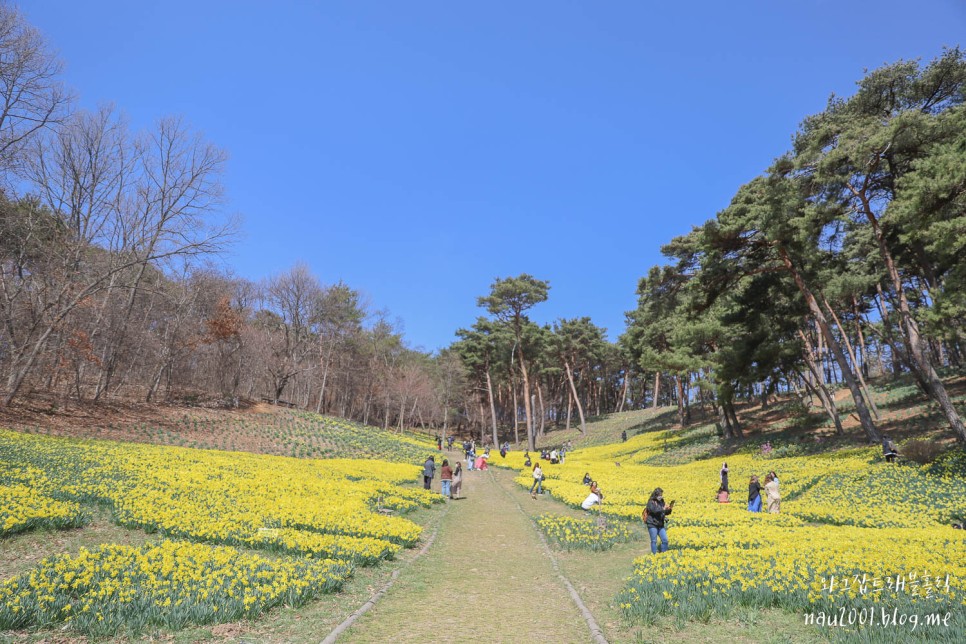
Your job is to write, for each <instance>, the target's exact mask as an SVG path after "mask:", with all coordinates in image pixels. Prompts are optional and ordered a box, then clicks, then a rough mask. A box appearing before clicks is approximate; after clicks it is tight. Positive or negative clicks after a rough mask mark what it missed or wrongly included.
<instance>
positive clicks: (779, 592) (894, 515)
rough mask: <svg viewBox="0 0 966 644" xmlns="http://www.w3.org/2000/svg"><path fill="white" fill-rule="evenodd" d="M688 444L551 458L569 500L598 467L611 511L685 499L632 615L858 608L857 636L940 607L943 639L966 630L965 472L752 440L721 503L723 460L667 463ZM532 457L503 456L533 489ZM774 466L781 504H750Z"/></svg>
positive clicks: (549, 477)
mask: <svg viewBox="0 0 966 644" xmlns="http://www.w3.org/2000/svg"><path fill="white" fill-rule="evenodd" d="M677 440H681V438H680V437H679V436H678V432H674V431H668V432H651V433H646V434H641V435H639V436H635V437H633V438H631V439H630V440H628V441H627V442H626V443H618V444H611V445H600V446H594V447H587V448H580V449H577V450H574V451H571V452H570V453H568V454H567V456H566V461H565V462H564V463H562V464H559V465H551V464H549V462H548V461H546V460H543V461H540V463H541V467H542V468H543V471H544V477H545V480H544V484H543V488H544V490H545V491H546V492H547V493H548V494H550V495H552V496H553V497H554V498H556V499H558V500H561V501H563V502H564V503H566V504H568V505H571V506H574V507H579V505H580V503H581V502H582V501H583V500H584V498H585V497H586V496H587V494H588V489H587V486H586V485H583V483H582V481H583V478H584V475H585V474H589V475H590V476H591V478H592V479H594V480H596V481H597V483H598V485H599V486H600V488H601V490H602V491H603V493H604V500H603V503H602V506H601V508H600V509H601V512H602V513H603V515H604V516H610V517H612V518H615V519H624V520H626V521H628V522H638V523H639V522H640V521H641V512H642V510H643V508H644V506H645V504H646V502H647V499H648V497H649V495H650V493H651V491H652V490H653V489H654V488H656V487H661V488H663V490H664V495H665V499H666V500H667V501H670V500H675V501H676V504H675V507H674V511H673V513H672V514H671V515H670V516H669V517H668V518H669V520H668V534H669V537H670V543H671V548H670V550H669V552H667V553H663V554H658V555H651V554H650V552H649V551H650V548H649V545H650V544H649V543H647V544H644V546H643V547H642V548H641V550H640V551H641V552H646V553H647V554H645V555H643V556H640V557H639V558H638V559H636V560H635V561H634V564H633V574H632V575H631V577H630V578H629V579H628V580H627V582H626V585H625V588H624V590H623V591H622V592H621V593H620V595H619V596H618V597H617V599H616V601H617V602H618V603H619V606H620V608H621V612H622V613H623V614H624V615H625V617H626V618H627V619H629V620H632V621H639V622H643V623H652V622H653V621H655V620H656V619H658V618H659V617H660V616H670V617H672V618H678V619H680V620H693V619H699V620H708V619H711V618H712V617H714V616H724V615H727V614H729V612H730V611H731V610H733V609H734V608H735V607H737V606H747V607H752V608H765V607H777V608H782V609H785V610H788V611H790V612H794V613H798V614H799V615H803V614H806V615H807V614H808V613H810V612H813V613H816V612H817V613H819V614H822V613H824V614H828V615H831V614H833V613H834V614H836V615H842V614H844V615H846V619H848V616H849V615H852V616H853V617H854V619H855V620H856V621H855V623H854V624H851V625H849V626H848V627H847V628H846V629H845V630H844V631H843V632H855V633H858V632H859V631H860V630H862V628H863V627H864V626H863V625H861V624H859V623H858V621H857V620H858V619H859V616H860V615H864V616H865V617H866V619H871V616H872V614H873V612H874V613H875V619H876V620H881V619H887V617H888V616H893V615H894V616H896V617H897V619H898V618H899V617H898V616H901V615H904V614H905V615H911V614H913V613H916V614H926V613H930V614H931V613H936V614H939V615H941V616H946V615H948V616H949V620H948V623H947V624H945V625H943V626H940V627H936V628H933V629H932V631H931V633H932V636H934V637H936V638H938V639H939V640H940V641H943V638H944V637H947V636H949V635H951V634H954V633H958V634H959V635H961V634H962V633H963V632H966V533H964V531H963V530H957V529H954V528H953V527H952V526H951V523H952V522H953V521H957V520H961V519H962V517H963V515H964V514H966V480H964V478H963V477H962V474H961V473H960V474H956V473H954V472H948V473H945V474H941V475H935V474H933V473H931V472H927V471H926V470H925V469H924V468H921V467H919V466H914V465H901V466H897V465H894V464H887V463H885V462H883V461H882V456H881V451H880V450H878V449H876V448H858V449H855V448H853V449H846V450H840V451H836V452H828V453H823V454H813V455H801V456H789V457H777V458H776V457H771V455H770V454H766V453H763V452H762V450H760V449H756V448H748V449H746V450H745V451H744V452H743V453H738V454H734V455H731V456H728V457H727V462H728V467H729V470H730V472H729V474H730V477H729V478H730V488H731V490H732V502H731V503H728V504H721V503H718V502H717V499H716V494H715V493H716V492H717V489H718V486H719V483H720V469H721V466H722V464H723V459H714V460H711V459H701V460H695V461H693V462H690V463H686V464H680V465H668V466H661V464H660V463H661V454H662V453H663V452H664V451H665V450H667V449H669V447H670V448H671V449H673V447H674V443H675V441H677ZM531 456H533V455H531ZM523 458H524V456H523V453H522V452H511V453H510V454H508V455H507V458H506V460H505V461H502V462H501V464H503V465H508V466H510V467H514V468H516V469H518V471H519V475H518V477H517V482H518V483H519V484H520V485H523V486H526V487H528V488H529V486H530V485H531V483H532V481H533V479H532V476H531V469H530V468H527V467H524V466H523ZM772 470H774V471H775V472H776V473H777V474H778V478H779V482H780V490H781V495H782V501H781V513H780V514H768V513H757V514H755V513H750V512H748V511H747V504H746V500H747V488H748V482H749V478H750V476H751V475H752V474H755V475H758V476H759V477H762V478H763V477H764V475H765V474H766V473H768V472H769V471H772ZM595 513H596V510H595ZM645 539H646V537H645ZM862 611H865V613H863V612H862ZM865 626H868V625H865ZM925 632H926V631H925V630H924V629H922V628H921V629H920V630H919V631H917V634H921V633H925ZM905 633H906V634H908V631H905ZM948 641H955V639H953V640H948Z"/></svg>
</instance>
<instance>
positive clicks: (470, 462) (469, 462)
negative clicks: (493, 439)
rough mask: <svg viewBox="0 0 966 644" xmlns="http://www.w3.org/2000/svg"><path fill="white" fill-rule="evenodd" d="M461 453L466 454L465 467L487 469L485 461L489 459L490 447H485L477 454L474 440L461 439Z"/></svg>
mask: <svg viewBox="0 0 966 644" xmlns="http://www.w3.org/2000/svg"><path fill="white" fill-rule="evenodd" d="M463 453H464V454H465V455H466V469H467V470H469V471H470V472H472V471H473V470H485V469H487V465H486V462H487V461H488V460H489V459H490V448H489V447H486V448H484V450H483V453H482V454H480V455H477V453H476V442H475V441H463Z"/></svg>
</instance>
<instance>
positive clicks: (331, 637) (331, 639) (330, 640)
mask: <svg viewBox="0 0 966 644" xmlns="http://www.w3.org/2000/svg"><path fill="white" fill-rule="evenodd" d="M449 507H450V506H449V503H447V504H446V509H445V510H444V511H443V512H442V513H441V514H440V515H439V518H438V519H437V520H436V527H435V528H434V529H433V534H431V535H429V539H427V540H426V543H425V544H423V547H422V548H420V549H419V552H417V553H416V556H415V557H413V558H412V560H410V561H409V563H407V564H406V565H405V566H400V567H399V568H396V569H395V570H393V571H392V574H391V575H390V576H389V581H387V582H386V583H385V584H384V585H383V587H382V588H380V589H379V590H377V591H376V592H375V593H373V595H372V597H370V598H369V599H368V601H366V602H365V603H364V604H363V605H362V606H360V607H359V608H357V609H356V610H354V611H353V612H352V613H351V614H350V615H349V616H348V617H346V618H345V619H344V620H343V621H342V623H341V624H339V625H338V626H336V627H335V628H334V629H332V632H331V633H329V634H328V635H326V637H325V639H324V640H322V644H335V642H336V640H338V639H339V636H340V635H342V633H344V632H345V631H347V630H349V628H350V627H351V626H352V625H353V624H355V622H356V620H358V619H359V618H360V617H362V616H363V615H365V614H366V613H367V612H369V609H371V608H372V607H373V606H375V605H376V602H377V601H379V600H380V599H382V596H383V595H385V594H386V593H387V592H388V591H389V589H390V588H392V585H393V584H394V583H396V579H397V578H398V577H399V573H401V572H402V571H403V570H406V569H407V568H409V567H410V566H412V565H413V564H414V563H415V562H416V561H417V560H418V559H419V558H420V557H422V556H423V555H424V554H426V552H427V551H428V550H429V548H430V547H431V546H432V545H433V542H434V541H436V535H437V534H439V528H440V526H442V524H443V519H444V518H445V517H446V515H447V513H449ZM521 511H522V509H521Z"/></svg>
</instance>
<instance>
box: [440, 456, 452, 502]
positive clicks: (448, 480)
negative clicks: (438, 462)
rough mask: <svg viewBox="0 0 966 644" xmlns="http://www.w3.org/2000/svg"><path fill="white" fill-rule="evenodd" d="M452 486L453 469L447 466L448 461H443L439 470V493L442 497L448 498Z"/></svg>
mask: <svg viewBox="0 0 966 644" xmlns="http://www.w3.org/2000/svg"><path fill="white" fill-rule="evenodd" d="M452 484H453V468H451V467H450V466H449V460H448V459H445V458H444V459H443V466H442V467H440V468H439V485H440V490H439V493H440V494H442V495H443V496H447V497H448V496H450V491H449V488H450V485H452Z"/></svg>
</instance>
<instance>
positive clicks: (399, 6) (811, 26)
mask: <svg viewBox="0 0 966 644" xmlns="http://www.w3.org/2000/svg"><path fill="white" fill-rule="evenodd" d="M20 6H21V8H22V9H23V11H24V13H25V14H26V15H27V18H28V19H29V20H30V22H31V23H33V24H34V25H35V26H37V27H38V28H39V29H40V30H41V31H43V32H44V33H45V34H46V36H47V37H48V38H49V40H50V41H51V43H52V45H53V46H54V48H55V49H56V50H58V51H59V52H60V54H61V56H62V57H63V59H64V60H65V62H66V74H65V80H66V81H67V83H68V84H69V85H71V86H72V87H73V88H74V89H75V91H76V92H77V94H78V95H79V98H80V106H81V107H86V108H93V107H95V106H97V105H98V104H101V103H105V102H113V103H114V104H116V105H117V107H118V108H120V109H121V110H122V111H123V112H124V113H125V114H126V115H127V116H128V118H129V120H130V121H131V123H132V125H133V126H134V127H136V128H141V127H146V126H149V125H150V124H151V123H152V122H154V121H155V120H156V119H158V118H159V117H162V116H165V115H170V114H178V115H182V116H183V117H184V118H185V119H186V120H187V121H188V122H190V123H191V124H192V125H193V126H194V127H195V128H197V129H199V130H201V131H203V132H204V133H205V135H206V136H207V137H208V138H209V139H210V140H212V141H213V142H215V143H216V144H217V145H219V146H221V147H223V148H224V149H226V150H227V151H228V152H229V154H230V161H229V164H228V169H227V173H226V175H225V178H224V179H225V185H226V190H227V195H228V198H229V205H228V209H229V210H230V211H232V212H237V213H240V214H241V215H242V216H243V218H244V237H243V239H242V241H241V242H240V243H239V244H238V245H237V246H236V247H235V248H234V249H233V250H232V251H231V252H230V253H229V254H228V255H227V256H226V257H225V258H224V262H225V263H226V264H227V265H230V266H232V267H233V268H234V270H235V272H236V273H237V274H239V275H242V276H245V277H248V278H251V279H260V278H262V277H266V276H268V275H270V274H273V273H277V272H280V271H283V270H286V269H287V268H289V267H291V266H292V265H293V264H294V263H295V262H296V261H304V262H306V263H307V264H308V265H309V266H310V268H311V269H312V270H313V272H315V273H316V274H317V275H318V276H319V277H320V279H321V280H322V281H323V282H325V283H333V282H336V281H337V280H340V279H341V280H344V281H345V282H346V283H348V284H349V285H350V286H352V287H354V288H356V289H358V290H360V291H362V292H363V293H365V294H366V295H367V296H368V298H369V299H370V301H371V303H372V305H373V306H374V308H386V309H388V310H389V312H390V313H391V315H392V316H394V317H398V318H400V319H401V320H402V322H403V324H404V327H405V333H406V337H407V339H408V341H409V342H410V344H411V345H413V346H416V347H423V348H425V349H428V350H433V349H437V348H441V347H445V346H446V345H448V344H449V343H450V342H451V341H452V340H453V333H454V331H455V330H456V329H457V328H458V327H460V326H467V325H470V324H472V322H473V321H474V319H475V318H476V317H477V316H478V315H480V314H481V313H482V310H481V309H478V308H477V307H476V298H477V297H478V296H480V295H484V294H486V293H487V292H488V290H489V285H490V283H491V282H492V281H493V279H494V278H495V277H497V276H501V277H502V276H509V275H517V274H519V273H522V272H527V273H531V274H533V275H535V276H537V277H539V278H541V279H546V280H549V281H550V284H551V291H550V299H549V300H548V301H547V302H546V303H544V304H541V305H539V306H538V307H537V308H536V309H534V311H533V314H532V317H533V319H534V320H536V321H537V322H541V323H543V322H550V321H552V320H554V319H556V318H559V317H577V316H583V315H589V316H590V317H591V318H592V319H593V320H594V321H595V322H596V323H597V324H599V325H601V326H604V327H607V328H608V330H609V335H610V337H611V338H612V339H616V337H617V335H618V334H619V333H620V332H621V331H622V330H623V328H624V312H625V311H627V310H629V309H632V308H634V306H635V295H634V290H635V288H636V285H637V281H638V279H639V278H640V277H641V276H643V275H644V274H646V272H647V270H648V268H649V267H650V266H652V265H653V264H655V263H658V262H660V261H661V256H660V252H659V248H660V246H661V245H662V244H663V243H665V242H667V241H669V240H670V239H671V238H672V237H673V236H675V235H679V234H683V233H686V232H687V231H688V230H689V229H690V228H691V226H693V225H697V224H700V223H702V222H703V221H705V220H706V219H708V218H710V217H712V216H713V215H714V214H715V212H717V211H718V210H719V209H721V208H722V207H724V206H725V205H727V203H728V201H729V199H730V197H731V196H732V195H733V194H734V192H735V191H736V190H737V188H738V187H739V186H740V185H741V184H742V183H744V182H746V181H748V180H750V179H751V178H753V177H754V176H755V175H756V174H758V173H760V172H761V171H762V170H763V169H764V168H765V167H766V166H767V165H768V164H769V163H770V161H771V160H772V159H773V158H775V157H776V156H778V155H779V154H781V153H782V152H783V151H784V150H786V149H787V148H788V146H789V143H790V137H791V135H792V134H793V132H794V131H795V128H796V127H797V125H798V123H799V122H800V121H801V119H802V118H803V117H804V116H806V115H807V114H810V113H814V112H816V111H820V110H821V109H822V108H823V107H824V105H825V103H826V100H827V99H828V97H829V95H830V93H832V92H835V93H837V94H849V93H851V91H852V88H853V87H854V83H855V81H857V80H858V79H859V78H861V76H862V74H863V70H864V69H871V68H874V67H877V66H879V65H881V64H883V63H886V62H893V61H895V60H898V59H900V58H906V59H910V58H922V59H923V60H929V59H931V58H933V57H935V56H937V55H938V54H939V53H940V52H941V50H942V46H943V45H948V46H955V45H959V44H964V45H966V43H963V42H962V41H963V36H964V34H966V3H963V2H961V1H960V0H923V1H922V2H918V3H909V2H899V1H896V0H880V1H878V2H870V1H862V2H860V1H856V0H838V1H834V2H833V1H824V0H811V1H807V2H775V1H774V0H772V1H769V2H759V1H749V2H731V3H726V2H720V1H717V2H704V1H699V2H691V3H653V2H644V1H637V2H619V1H611V2H606V3H602V2H589V1H587V2H563V1H555V2H550V1H547V2H494V1H488V2H475V3H469V2H399V1H398V0H387V1H384V2H363V1H361V0H355V1H346V2H336V1H329V2H313V3H310V2H286V1H282V0H279V1H276V2H254V1H238V0H235V1H232V2H228V1H219V2H216V1H213V0H212V1H208V0H193V1H192V2H186V1H183V0H166V1H165V2H131V1H130V0H125V1H121V0H110V1H108V0H85V1H84V2H69V1H66V0H65V1H63V2H53V1H50V0H46V1H43V0H29V1H25V2H22V3H21V5H20Z"/></svg>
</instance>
